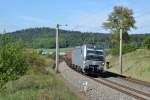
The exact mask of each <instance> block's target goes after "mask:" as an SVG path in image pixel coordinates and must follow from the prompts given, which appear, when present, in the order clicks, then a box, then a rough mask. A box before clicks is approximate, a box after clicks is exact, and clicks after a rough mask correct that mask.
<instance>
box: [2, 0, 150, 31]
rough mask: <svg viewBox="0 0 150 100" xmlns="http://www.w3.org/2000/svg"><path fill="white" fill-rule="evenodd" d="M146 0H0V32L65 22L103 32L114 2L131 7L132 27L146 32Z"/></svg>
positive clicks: (149, 11)
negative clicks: (134, 22)
mask: <svg viewBox="0 0 150 100" xmlns="http://www.w3.org/2000/svg"><path fill="white" fill-rule="evenodd" d="M149 4H150V0H0V32H3V30H4V29H5V30H6V31H7V32H8V31H9V32H10V31H15V30H20V29H26V28H30V27H55V26H56V24H57V23H59V24H68V27H62V28H63V29H68V30H78V31H83V32H85V31H88V32H106V30H104V29H103V28H102V27H101V26H102V23H103V22H104V21H105V20H106V19H107V16H108V15H109V13H110V12H111V11H112V10H113V7H114V6H124V7H128V8H130V9H133V11H134V16H135V18H136V21H137V23H136V26H137V27H138V28H137V29H136V30H132V31H131V32H130V33H145V32H150V6H149Z"/></svg>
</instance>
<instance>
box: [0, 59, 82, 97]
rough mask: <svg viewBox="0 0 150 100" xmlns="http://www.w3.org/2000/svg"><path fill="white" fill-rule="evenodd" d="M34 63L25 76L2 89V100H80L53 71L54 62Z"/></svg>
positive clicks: (41, 60)
mask: <svg viewBox="0 0 150 100" xmlns="http://www.w3.org/2000/svg"><path fill="white" fill-rule="evenodd" d="M32 57H33V56H32ZM36 57H38V56H36ZM32 61H33V66H31V67H30V69H29V70H28V72H27V73H26V74H25V75H24V76H22V77H20V78H19V79H18V80H14V81H9V82H7V83H6V84H5V85H4V86H3V87H2V88H0V100H79V98H78V97H77V96H76V95H75V94H74V93H73V92H71V91H70V89H69V88H68V87H67V85H66V84H65V82H64V81H63V80H61V79H60V78H59V76H58V75H57V74H56V73H55V72H54V71H53V69H52V66H53V61H51V60H50V59H49V58H46V57H40V58H35V57H33V60H32Z"/></svg>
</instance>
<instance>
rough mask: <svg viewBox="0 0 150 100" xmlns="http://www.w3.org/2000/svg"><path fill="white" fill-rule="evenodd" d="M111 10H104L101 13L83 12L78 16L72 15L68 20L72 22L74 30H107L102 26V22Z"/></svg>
mask: <svg viewBox="0 0 150 100" xmlns="http://www.w3.org/2000/svg"><path fill="white" fill-rule="evenodd" d="M109 13H110V10H108V9H107V10H103V12H100V13H82V14H80V15H76V16H70V17H69V18H68V20H67V22H68V23H70V24H71V26H73V27H72V30H79V31H83V32H85V31H88V32H89V31H90V32H106V31H105V30H104V29H103V28H102V23H103V22H104V21H106V19H107V17H108V14H109Z"/></svg>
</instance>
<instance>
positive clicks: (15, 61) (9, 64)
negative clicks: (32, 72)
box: [0, 37, 27, 81]
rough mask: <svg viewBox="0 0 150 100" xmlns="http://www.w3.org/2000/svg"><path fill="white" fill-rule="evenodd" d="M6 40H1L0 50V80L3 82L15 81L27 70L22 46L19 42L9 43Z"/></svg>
mask: <svg viewBox="0 0 150 100" xmlns="http://www.w3.org/2000/svg"><path fill="white" fill-rule="evenodd" d="M3 38H6V37H3ZM6 40H7V41H8V38H7V39H3V40H2V42H3V45H2V47H1V48H0V70H1V72H0V80H3V81H9V80H15V79H17V78H18V77H19V76H20V75H23V74H24V73H25V72H26V70H27V62H26V56H25V54H24V46H23V45H22V44H21V43H19V42H18V43H10V42H6Z"/></svg>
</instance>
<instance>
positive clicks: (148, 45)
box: [143, 36, 150, 49]
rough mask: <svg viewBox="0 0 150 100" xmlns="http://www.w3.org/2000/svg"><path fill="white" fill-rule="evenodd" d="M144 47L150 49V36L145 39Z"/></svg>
mask: <svg viewBox="0 0 150 100" xmlns="http://www.w3.org/2000/svg"><path fill="white" fill-rule="evenodd" d="M143 45H144V47H145V48H147V49H150V36H149V37H146V38H145V40H144V41H143Z"/></svg>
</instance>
